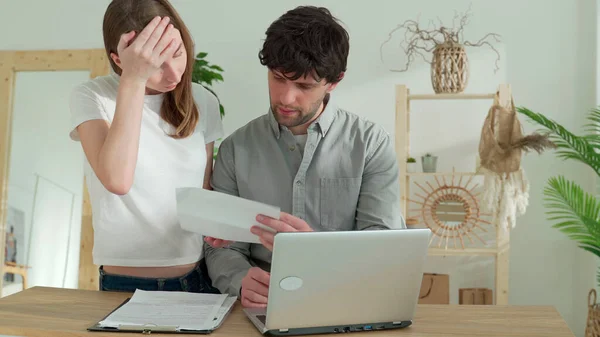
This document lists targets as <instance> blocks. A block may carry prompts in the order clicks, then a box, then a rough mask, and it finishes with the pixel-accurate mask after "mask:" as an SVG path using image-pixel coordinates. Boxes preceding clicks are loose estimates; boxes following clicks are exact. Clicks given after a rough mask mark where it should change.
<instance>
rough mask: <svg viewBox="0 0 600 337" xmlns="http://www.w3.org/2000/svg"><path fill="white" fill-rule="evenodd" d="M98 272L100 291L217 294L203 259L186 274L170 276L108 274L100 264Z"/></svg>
mask: <svg viewBox="0 0 600 337" xmlns="http://www.w3.org/2000/svg"><path fill="white" fill-rule="evenodd" d="M99 273H100V279H99V281H100V291H121V292H135V290H136V289H140V290H149V291H185V292H191V293H210V294H219V293H220V292H219V290H218V289H216V288H214V287H213V286H212V284H211V281H210V278H209V277H208V272H207V271H206V265H205V263H204V260H202V261H200V262H198V264H197V265H196V267H195V268H194V269H193V270H191V271H190V272H188V273H187V274H185V275H183V276H180V277H172V278H147V277H136V276H126V275H115V274H109V273H106V272H105V271H104V269H103V268H102V266H100V268H99Z"/></svg>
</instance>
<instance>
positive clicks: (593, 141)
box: [516, 107, 600, 336]
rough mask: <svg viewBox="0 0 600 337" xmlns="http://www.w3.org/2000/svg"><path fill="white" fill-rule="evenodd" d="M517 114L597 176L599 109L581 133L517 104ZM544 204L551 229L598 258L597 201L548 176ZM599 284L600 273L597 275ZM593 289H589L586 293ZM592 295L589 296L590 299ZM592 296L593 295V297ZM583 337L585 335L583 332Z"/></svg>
mask: <svg viewBox="0 0 600 337" xmlns="http://www.w3.org/2000/svg"><path fill="white" fill-rule="evenodd" d="M516 110H517V111H518V112H519V113H521V114H523V115H525V116H527V117H528V118H529V119H530V120H531V121H533V122H534V123H536V124H538V125H540V126H541V127H542V128H544V129H546V130H547V131H548V132H549V139H550V140H551V141H552V142H553V143H554V144H555V146H556V148H557V152H556V154H557V156H558V158H560V159H562V160H568V159H570V160H575V161H578V162H580V163H583V164H585V165H587V166H589V167H590V168H591V169H592V170H593V171H594V172H595V173H596V175H597V176H600V154H599V153H598V152H597V151H598V150H599V149H600V133H599V131H600V110H598V109H594V110H591V111H590V112H589V115H588V117H587V119H588V121H589V123H588V124H586V125H585V126H586V130H585V134H583V135H575V134H574V133H572V132H571V131H569V130H567V129H566V128H565V127H563V126H562V125H560V124H558V123H557V122H555V121H553V120H551V119H549V118H547V117H545V116H544V115H542V114H541V113H536V112H533V111H531V110H529V109H527V108H524V107H519V108H517V109H516ZM544 201H545V205H544V207H546V208H547V210H548V211H547V212H546V213H547V215H548V220H550V221H551V222H553V223H554V224H553V225H552V227H553V228H556V229H558V230H560V231H561V232H562V233H564V234H566V235H567V236H568V237H569V238H570V239H572V240H574V241H576V242H577V243H578V246H579V247H580V248H582V249H584V250H586V251H588V252H590V253H592V254H594V255H596V256H598V257H600V202H599V200H598V199H597V198H596V197H595V196H594V195H593V194H590V193H588V192H586V191H585V190H584V189H583V188H582V187H581V186H579V185H578V184H577V183H575V182H574V181H572V180H569V179H567V178H565V177H564V176H563V175H558V176H555V177H551V178H550V179H549V180H548V182H547V183H546V187H545V188H544ZM597 282H598V284H599V285H600V272H598V274H597ZM592 293H594V295H595V290H594V289H592V290H591V291H590V295H592ZM591 297H592V296H590V298H591ZM594 297H595V296H594ZM590 306H593V308H594V311H595V313H594V314H593V315H590V316H588V320H592V321H590V322H588V327H589V326H590V324H591V325H592V326H599V325H600V321H599V320H598V318H597V317H600V315H599V314H600V312H598V311H599V310H600V309H598V305H596V304H590ZM586 336H587V334H586Z"/></svg>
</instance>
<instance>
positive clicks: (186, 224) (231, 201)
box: [176, 187, 280, 243]
mask: <svg viewBox="0 0 600 337" xmlns="http://www.w3.org/2000/svg"><path fill="white" fill-rule="evenodd" d="M176 195H177V214H178V217H179V222H180V224H181V227H182V228H183V229H185V230H188V231H190V232H194V233H199V234H202V235H204V236H211V237H214V238H217V239H223V240H230V241H239V242H250V243H260V241H259V239H258V236H256V235H254V234H252V232H250V227H252V226H254V225H257V226H260V227H262V228H265V229H267V230H272V229H271V228H269V227H266V226H263V225H262V224H260V223H258V222H257V221H256V216H257V215H259V214H263V215H266V216H269V217H272V218H275V219H279V214H280V209H279V207H275V206H271V205H267V204H263V203H260V202H256V201H252V200H248V199H244V198H240V197H236V196H232V195H229V194H226V193H221V192H216V191H210V190H205V189H203V188H195V187H186V188H178V189H177V192H176Z"/></svg>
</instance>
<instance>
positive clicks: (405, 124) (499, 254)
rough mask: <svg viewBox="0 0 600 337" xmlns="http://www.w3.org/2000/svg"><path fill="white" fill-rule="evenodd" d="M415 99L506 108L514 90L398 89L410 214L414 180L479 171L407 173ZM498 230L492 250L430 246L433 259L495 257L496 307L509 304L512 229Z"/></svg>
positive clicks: (400, 153)
mask: <svg viewBox="0 0 600 337" xmlns="http://www.w3.org/2000/svg"><path fill="white" fill-rule="evenodd" d="M415 100H495V101H496V102H498V103H500V104H501V105H503V106H507V107H509V106H510V102H511V89H510V86H509V85H507V84H501V85H499V86H498V90H497V92H495V93H482V94H464V93H461V94H411V93H410V90H409V88H408V87H407V86H406V85H401V84H400V85H397V86H396V128H395V130H396V144H395V148H396V156H397V159H398V164H399V168H400V179H401V180H400V181H401V183H402V186H401V188H402V190H403V191H402V192H403V193H402V194H403V200H402V210H403V211H404V212H405V213H408V212H407V210H408V207H407V203H408V200H407V197H408V196H409V195H410V186H411V182H412V179H415V178H420V177H442V176H450V175H454V176H471V177H472V176H476V175H479V173H478V172H436V173H422V172H417V173H410V172H407V163H406V159H407V158H408V156H409V153H410V144H409V143H410V142H409V140H410V105H411V101H415ZM494 225H495V226H494V227H495V231H496V238H495V242H494V244H493V245H492V246H491V247H484V248H479V247H465V248H462V247H459V248H454V247H446V248H444V247H442V248H438V247H431V248H429V255H430V256H493V257H494V260H495V261H494V262H495V291H494V295H495V301H494V303H495V304H497V305H507V304H508V258H509V249H510V232H509V229H503V228H501V226H498V225H497V224H494Z"/></svg>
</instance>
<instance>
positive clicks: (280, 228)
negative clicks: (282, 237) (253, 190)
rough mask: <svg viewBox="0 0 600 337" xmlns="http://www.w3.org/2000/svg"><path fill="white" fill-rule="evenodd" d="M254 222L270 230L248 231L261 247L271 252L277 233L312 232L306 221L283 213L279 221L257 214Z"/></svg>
mask: <svg viewBox="0 0 600 337" xmlns="http://www.w3.org/2000/svg"><path fill="white" fill-rule="evenodd" d="M256 221H258V222H259V223H261V224H262V225H264V226H266V227H268V228H270V230H266V229H264V227H261V226H252V227H251V228H250V231H251V232H252V233H253V234H255V235H256V236H258V237H259V240H260V242H261V243H262V244H263V246H265V247H266V248H267V249H269V250H270V251H273V243H274V240H275V234H277V233H278V232H312V231H313V229H312V228H311V227H310V226H309V225H308V224H307V223H306V221H304V220H302V219H300V218H298V217H295V216H293V215H291V214H288V213H285V212H281V215H280V216H279V219H275V218H272V217H269V216H266V215H263V214H259V215H258V216H257V217H256Z"/></svg>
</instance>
